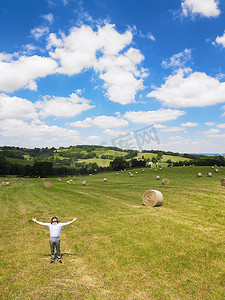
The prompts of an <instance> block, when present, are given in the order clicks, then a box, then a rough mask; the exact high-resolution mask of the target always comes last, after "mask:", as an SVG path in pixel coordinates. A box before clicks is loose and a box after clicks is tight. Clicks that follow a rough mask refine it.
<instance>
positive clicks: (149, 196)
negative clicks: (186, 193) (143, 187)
mask: <svg viewBox="0 0 225 300" xmlns="http://www.w3.org/2000/svg"><path fill="white" fill-rule="evenodd" d="M142 201H143V203H144V205H146V206H160V205H162V203H163V194H162V193H161V192H160V191H157V190H147V191H145V192H144V194H143V195H142Z"/></svg>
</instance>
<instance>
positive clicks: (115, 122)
mask: <svg viewBox="0 0 225 300" xmlns="http://www.w3.org/2000/svg"><path fill="white" fill-rule="evenodd" d="M69 125H70V126H74V127H82V128H87V127H91V126H93V125H95V126H98V127H99V128H118V127H122V126H128V122H127V120H124V119H122V118H119V117H112V116H98V117H95V118H86V119H85V120H83V121H77V122H73V123H70V124H69Z"/></svg>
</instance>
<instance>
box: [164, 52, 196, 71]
mask: <svg viewBox="0 0 225 300" xmlns="http://www.w3.org/2000/svg"><path fill="white" fill-rule="evenodd" d="M190 60H191V49H187V48H186V49H184V51H183V52H179V53H177V54H174V55H173V56H171V57H170V60H169V61H165V60H164V61H163V62H162V66H163V67H164V68H170V67H172V68H180V67H183V66H184V65H185V64H186V63H187V62H189V61H190Z"/></svg>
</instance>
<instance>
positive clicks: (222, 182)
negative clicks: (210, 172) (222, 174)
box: [221, 178, 225, 186]
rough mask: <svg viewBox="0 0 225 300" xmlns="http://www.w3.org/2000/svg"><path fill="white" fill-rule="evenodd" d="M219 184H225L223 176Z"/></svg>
mask: <svg viewBox="0 0 225 300" xmlns="http://www.w3.org/2000/svg"><path fill="white" fill-rule="evenodd" d="M221 186H225V178H223V179H221Z"/></svg>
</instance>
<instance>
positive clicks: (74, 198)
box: [0, 167, 225, 300]
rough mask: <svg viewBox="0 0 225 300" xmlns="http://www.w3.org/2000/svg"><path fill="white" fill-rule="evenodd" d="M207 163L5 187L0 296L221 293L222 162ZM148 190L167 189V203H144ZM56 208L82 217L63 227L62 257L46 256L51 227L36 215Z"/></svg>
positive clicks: (224, 279) (62, 216) (224, 265)
mask: <svg viewBox="0 0 225 300" xmlns="http://www.w3.org/2000/svg"><path fill="white" fill-rule="evenodd" d="M135 171H138V174H136V173H135ZM209 171H211V170H210V168H209V167H192V168H190V167H186V168H184V167H179V168H178V167H177V168H175V167H174V168H164V169H163V170H162V171H158V172H155V171H153V170H150V169H147V168H146V169H145V172H141V170H134V171H133V174H134V176H133V177H130V176H129V175H128V171H123V172H119V175H118V176H117V175H116V173H115V172H112V173H104V174H98V175H93V176H91V177H90V176H87V177H81V176H80V177H77V179H76V180H74V182H73V183H72V184H71V185H68V184H66V180H67V178H63V179H62V182H58V181H57V180H56V178H48V179H46V180H48V181H50V182H51V183H52V187H51V188H45V187H44V184H43V181H42V180H41V179H28V178H25V179H24V181H23V182H22V181H18V182H15V181H12V185H11V186H9V187H0V204H1V213H0V216H1V217H0V226H1V231H0V234H1V239H0V251H1V256H0V266H1V271H0V299H182V300H183V299H224V294H225V276H224V275H225V257H224V256H225V255H224V250H225V249H224V245H225V235H224V225H225V220H224V214H225V196H224V194H225V187H222V186H221V185H220V180H221V179H222V178H224V177H225V168H224V169H219V173H213V177H211V178H210V177H207V176H206V174H207V172H209ZM198 172H201V173H202V175H203V176H202V178H197V176H196V174H197V173H198ZM156 175H160V177H161V179H162V178H165V177H168V178H169V179H170V184H169V185H162V183H161V181H158V180H155V176H156ZM104 177H107V182H104V181H103V178H104ZM2 179H3V177H2V178H1V180H2ZM8 179H9V178H8ZM84 179H85V180H88V182H89V185H88V186H83V185H82V182H83V180H84ZM147 189H157V190H159V191H161V192H162V193H163V195H164V203H163V205H162V206H159V207H146V206H144V205H142V194H143V193H144V191H145V190H147ZM53 215H57V216H58V217H59V220H60V221H61V222H67V221H69V220H72V218H73V217H78V220H77V221H76V222H75V223H73V224H71V225H69V226H67V227H64V228H62V232H61V252H62V261H63V264H59V263H58V262H57V261H56V262H55V263H54V264H51V265H50V247H49V232H48V228H46V227H43V226H40V225H37V224H35V223H33V222H32V221H31V218H32V217H36V218H37V220H39V221H43V222H49V221H50V218H51V216H53Z"/></svg>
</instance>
